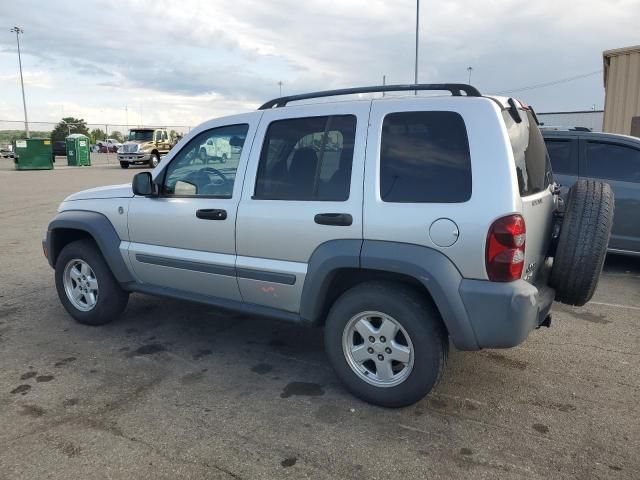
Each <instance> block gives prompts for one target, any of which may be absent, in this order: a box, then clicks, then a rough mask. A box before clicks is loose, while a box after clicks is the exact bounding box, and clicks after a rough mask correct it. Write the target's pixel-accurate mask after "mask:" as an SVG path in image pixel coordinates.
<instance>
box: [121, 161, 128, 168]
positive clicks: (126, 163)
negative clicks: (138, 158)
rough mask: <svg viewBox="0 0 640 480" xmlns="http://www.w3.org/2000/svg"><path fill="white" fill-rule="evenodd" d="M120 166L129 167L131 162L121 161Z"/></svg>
mask: <svg viewBox="0 0 640 480" xmlns="http://www.w3.org/2000/svg"><path fill="white" fill-rule="evenodd" d="M120 168H129V162H120Z"/></svg>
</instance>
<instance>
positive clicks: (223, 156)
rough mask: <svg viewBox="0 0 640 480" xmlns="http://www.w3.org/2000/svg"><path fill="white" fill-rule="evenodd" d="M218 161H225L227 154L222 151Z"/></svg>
mask: <svg viewBox="0 0 640 480" xmlns="http://www.w3.org/2000/svg"><path fill="white" fill-rule="evenodd" d="M220 163H227V154H226V153H223V154H222V157H220Z"/></svg>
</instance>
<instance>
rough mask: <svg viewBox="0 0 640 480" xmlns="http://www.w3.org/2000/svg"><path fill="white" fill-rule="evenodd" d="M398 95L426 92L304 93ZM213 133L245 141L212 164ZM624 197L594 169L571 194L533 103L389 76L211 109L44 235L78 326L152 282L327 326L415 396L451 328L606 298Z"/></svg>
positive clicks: (356, 375)
mask: <svg viewBox="0 0 640 480" xmlns="http://www.w3.org/2000/svg"><path fill="white" fill-rule="evenodd" d="M414 90H416V91H417V90H419V91H423V90H426V91H443V92H447V93H446V94H443V95H439V96H423V95H414V94H413V93H414ZM383 91H389V92H390V91H404V92H408V93H409V95H407V96H386V97H384V98H368V99H358V100H344V101H337V100H334V101H328V102H325V103H317V102H314V103H310V104H304V100H307V99H315V98H322V97H330V96H333V97H335V96H340V95H353V94H369V93H373V92H383ZM290 103H292V104H291V105H289V104H290ZM149 135H154V134H153V133H152V132H151V131H149ZM152 140H153V137H150V138H146V137H145V139H144V141H145V142H146V141H149V142H151V141H152ZM209 141H211V143H210V144H217V143H224V144H227V145H229V146H231V147H233V148H234V149H235V151H236V153H237V155H234V157H235V158H229V159H227V161H226V163H223V164H218V165H217V166H216V167H214V166H212V164H211V162H208V161H206V159H205V161H203V159H202V157H201V147H202V146H203V145H207V144H208V143H209ZM125 154H126V153H125ZM613 205H614V204H613V195H612V192H611V188H610V187H609V185H608V184H606V183H601V182H597V181H593V180H578V181H577V182H576V183H575V185H574V186H573V187H572V188H571V189H570V191H569V192H568V195H567V197H566V199H563V198H562V197H561V196H560V195H559V188H558V187H557V185H556V184H555V183H554V179H553V173H552V171H551V165H550V162H549V156H548V154H547V150H546V148H545V144H544V140H543V138H542V135H541V133H540V130H539V129H538V125H537V121H536V117H535V113H534V112H533V110H532V109H531V108H529V107H527V106H526V105H524V104H523V103H521V102H519V101H517V100H515V99H513V98H506V97H495V96H484V95H481V94H480V93H479V92H478V90H476V89H475V88H474V87H472V86H469V85H464V84H435V85H428V84H426V85H423V84H421V85H387V86H380V87H368V88H352V89H344V90H333V91H326V92H317V93H310V94H304V95H296V96H290V97H282V98H278V99H275V100H272V101H270V102H267V103H265V104H264V105H263V106H262V107H260V109H258V110H257V111H254V112H249V113H244V114H240V115H234V116H229V117H225V118H218V119H214V120H211V121H208V122H205V123H203V124H202V125H200V126H199V127H197V128H195V129H193V130H192V131H191V132H190V133H189V134H188V135H186V136H185V137H184V138H183V139H182V140H181V141H180V142H179V143H178V145H177V146H176V147H175V148H173V149H172V150H171V151H170V152H169V153H168V154H167V155H166V156H165V157H164V158H163V159H162V161H161V162H160V163H159V164H158V165H157V166H156V168H155V169H154V170H153V173H150V172H141V173H138V174H137V175H135V176H134V178H133V182H132V185H119V186H112V187H102V188H94V189H91V190H86V191H83V192H79V193H76V194H73V195H71V196H69V197H68V198H66V199H65V200H64V201H63V202H62V204H61V205H60V207H59V209H58V214H57V215H56V216H55V218H54V219H53V220H52V221H51V223H50V224H49V226H48V229H47V232H46V238H45V239H44V241H43V246H44V252H45V255H46V257H47V258H48V261H49V263H50V265H51V266H52V267H53V268H54V269H55V283H56V288H57V291H58V295H59V297H60V300H61V302H62V304H63V305H64V307H65V308H66V309H67V311H68V312H69V314H70V315H71V316H72V317H74V318H75V319H76V320H77V321H79V322H80V323H84V324H89V325H101V324H104V323H107V322H110V321H112V320H114V319H115V318H117V316H118V314H120V313H121V312H122V311H123V310H124V308H125V307H126V304H127V300H128V298H129V295H130V294H131V293H134V292H140V293H145V294H151V295H159V296H166V297H173V298H179V299H185V300H191V301H194V302H201V303H205V304H209V305H213V306H216V307H221V308H225V309H232V310H237V311H239V312H244V313H246V314H248V315H252V316H254V317H256V318H259V317H274V318H279V319H284V320H288V321H292V322H298V323H301V324H305V325H319V326H323V327H324V340H325V348H326V352H327V356H328V358H329V361H330V362H331V364H332V366H333V368H334V369H335V372H336V374H337V376H338V377H339V378H340V380H341V381H342V382H343V383H344V385H345V386H346V387H347V388H348V389H349V390H350V391H351V392H352V393H353V394H355V395H356V396H358V397H359V398H361V399H363V400H365V401H367V402H371V403H373V404H377V405H381V406H387V407H400V406H405V405H409V404H412V403H414V402H416V401H418V400H420V399H421V398H422V397H423V396H424V395H426V394H427V393H429V392H430V391H431V390H432V389H433V388H434V386H435V385H436V384H437V382H438V381H439V379H440V378H441V376H442V373H443V370H444V368H445V363H446V361H447V353H448V350H449V345H450V343H452V344H453V345H454V346H455V347H456V348H457V349H460V350H480V349H483V348H508V347H513V346H515V345H518V344H520V343H521V342H523V341H524V340H525V339H526V338H527V336H528V335H529V333H530V332H531V331H532V330H534V329H535V328H537V327H539V326H541V325H545V326H549V324H550V321H551V313H550V310H551V306H552V302H553V300H554V299H555V300H557V301H560V302H564V303H568V304H571V305H583V304H585V303H586V302H587V301H589V299H590V298H591V297H592V295H593V293H594V291H595V288H596V285H597V283H598V278H599V275H600V272H601V270H602V266H603V262H604V258H605V253H606V248H607V242H608V240H609V235H610V230H611V224H612V218H613ZM255 321H259V320H258V319H256V320H255Z"/></svg>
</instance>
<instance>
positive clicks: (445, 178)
mask: <svg viewBox="0 0 640 480" xmlns="http://www.w3.org/2000/svg"><path fill="white" fill-rule="evenodd" d="M380 197H381V198H382V200H383V201H384V202H398V203H457V202H466V201H467V200H469V198H471V157H470V155H469V141H468V139H467V129H466V127H465V124H464V120H463V119H462V117H461V116H460V115H459V114H458V113H455V112H398V113H390V114H389V115H387V116H386V117H385V118H384V122H383V124H382V140H381V145H380Z"/></svg>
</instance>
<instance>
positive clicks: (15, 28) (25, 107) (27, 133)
mask: <svg viewBox="0 0 640 480" xmlns="http://www.w3.org/2000/svg"><path fill="white" fill-rule="evenodd" d="M10 31H11V32H15V34H16V43H17V44H18V64H19V65H20V85H21V86H22V106H23V107H24V131H25V134H26V136H27V138H29V120H28V119H27V101H26V100H25V98H24V80H23V78H22V57H21V55H20V34H21V33H24V30H22V29H21V28H20V27H18V26H15V27H13V28H12V29H11V30H10Z"/></svg>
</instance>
